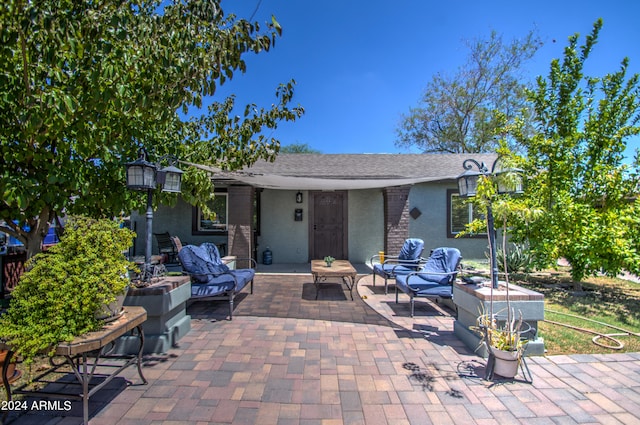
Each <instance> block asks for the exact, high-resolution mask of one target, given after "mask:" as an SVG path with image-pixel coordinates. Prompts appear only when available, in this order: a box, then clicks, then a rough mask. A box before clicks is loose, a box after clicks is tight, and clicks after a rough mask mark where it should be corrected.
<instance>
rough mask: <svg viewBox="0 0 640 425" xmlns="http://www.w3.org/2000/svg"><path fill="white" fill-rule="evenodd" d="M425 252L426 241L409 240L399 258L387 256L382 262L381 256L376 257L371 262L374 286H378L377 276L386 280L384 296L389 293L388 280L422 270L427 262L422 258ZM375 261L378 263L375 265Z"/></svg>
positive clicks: (403, 246) (405, 242)
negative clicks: (398, 275) (422, 266)
mask: <svg viewBox="0 0 640 425" xmlns="http://www.w3.org/2000/svg"><path fill="white" fill-rule="evenodd" d="M423 250H424V241H423V240H422V239H417V238H409V239H407V240H406V241H404V244H403V245H402V249H401V250H400V254H398V256H396V257H394V256H385V257H384V261H382V262H380V255H374V256H372V257H371V259H370V260H369V263H370V264H371V265H372V266H373V286H375V285H376V275H378V276H381V277H383V278H384V294H385V295H387V293H388V289H387V288H388V286H387V285H388V283H387V280H388V279H393V278H395V277H396V275H397V274H408V273H411V272H414V271H417V270H419V269H420V266H421V265H422V264H424V262H425V261H426V260H425V259H424V258H422V257H420V256H421V255H422V251H423ZM374 261H377V262H375V263H374Z"/></svg>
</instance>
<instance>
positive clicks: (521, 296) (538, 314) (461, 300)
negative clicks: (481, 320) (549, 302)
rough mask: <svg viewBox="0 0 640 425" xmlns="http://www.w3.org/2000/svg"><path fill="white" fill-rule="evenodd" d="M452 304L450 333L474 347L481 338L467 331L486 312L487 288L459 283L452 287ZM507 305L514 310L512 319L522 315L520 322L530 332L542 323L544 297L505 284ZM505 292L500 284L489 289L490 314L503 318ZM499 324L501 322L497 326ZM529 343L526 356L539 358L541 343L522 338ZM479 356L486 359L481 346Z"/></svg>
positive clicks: (533, 336) (537, 339) (535, 338)
mask: <svg viewBox="0 0 640 425" xmlns="http://www.w3.org/2000/svg"><path fill="white" fill-rule="evenodd" d="M453 302H454V304H455V306H456V309H457V312H458V317H457V318H456V321H455V323H454V325H453V332H454V334H455V335H456V336H457V337H458V338H460V340H462V341H463V342H464V343H465V345H466V346H467V347H468V348H469V349H471V350H476V348H478V346H479V344H480V341H481V337H480V335H478V334H476V333H475V332H473V331H471V330H470V329H469V327H471V326H475V325H476V319H477V318H478V316H479V315H480V314H481V312H483V311H484V312H487V313H488V312H489V311H490V303H491V288H490V287H489V286H485V285H483V284H475V283H460V282H456V283H454V285H453ZM509 302H510V304H511V308H512V309H514V311H515V313H516V316H518V317H519V312H522V317H523V320H524V321H525V322H526V323H527V324H529V326H531V328H532V329H534V330H537V329H538V322H539V321H542V320H544V295H542V294H541V293H539V292H535V291H531V290H529V289H526V288H522V287H521V286H518V285H514V284H511V283H510V284H509ZM506 308H507V293H506V291H505V288H504V285H502V284H501V286H500V288H499V289H494V290H493V311H494V313H498V312H500V316H506V312H507V310H506ZM499 325H502V323H499ZM523 336H524V337H526V338H527V339H528V340H529V343H528V344H527V346H526V350H525V352H524V354H525V355H527V356H532V355H534V356H541V355H543V354H544V340H543V339H542V338H540V337H538V336H537V334H535V333H529V334H528V335H527V334H525V335H523ZM476 353H477V354H478V355H480V356H482V357H487V356H488V355H489V353H488V352H487V350H486V348H485V347H484V345H482V346H481V347H480V349H478V350H477V351H476Z"/></svg>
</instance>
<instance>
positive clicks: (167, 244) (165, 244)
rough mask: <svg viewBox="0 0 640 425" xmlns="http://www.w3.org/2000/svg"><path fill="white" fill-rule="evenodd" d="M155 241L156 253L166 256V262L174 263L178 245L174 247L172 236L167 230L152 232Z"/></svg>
mask: <svg viewBox="0 0 640 425" xmlns="http://www.w3.org/2000/svg"><path fill="white" fill-rule="evenodd" d="M153 236H155V237H156V242H157V243H158V254H159V255H163V256H164V255H166V256H167V261H166V262H167V263H175V262H176V258H177V255H178V251H179V249H178V247H176V245H175V243H174V241H173V238H172V237H171V235H170V234H169V232H164V233H154V234H153Z"/></svg>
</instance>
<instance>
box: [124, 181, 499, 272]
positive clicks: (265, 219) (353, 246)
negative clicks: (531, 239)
mask: <svg viewBox="0 0 640 425" xmlns="http://www.w3.org/2000/svg"><path fill="white" fill-rule="evenodd" d="M447 189H455V183H453V182H452V183H450V184H442V183H424V184H419V185H416V186H413V187H412V188H411V191H410V192H409V211H411V209H413V208H414V207H417V208H418V209H419V210H420V211H421V212H422V215H421V216H420V217H418V219H417V220H414V219H413V218H410V219H409V236H410V237H419V238H422V239H424V241H425V255H426V254H428V253H429V250H431V249H433V248H437V247H439V246H452V247H456V248H458V249H460V250H461V251H462V255H463V256H464V258H468V259H472V258H474V259H483V258H485V254H484V252H485V251H486V250H487V240H486V238H484V237H482V238H476V239H469V238H461V239H453V238H447ZM296 192H297V191H293V190H272V189H265V190H264V191H263V192H262V194H261V219H262V223H261V229H260V230H261V234H260V236H259V237H258V246H257V253H258V258H257V260H258V262H261V261H262V252H263V251H264V250H265V248H266V247H267V246H269V247H270V248H271V250H272V252H273V261H274V263H306V262H308V261H309V236H308V230H309V218H308V217H309V215H308V213H309V206H308V203H307V202H308V198H309V194H308V192H307V191H302V193H303V203H302V204H297V203H296V201H295V198H296ZM348 202H349V207H348V211H349V217H348V231H349V234H348V238H349V259H350V260H351V261H352V262H355V263H363V262H365V261H366V260H368V259H369V258H370V257H371V255H373V254H375V253H377V252H378V251H380V250H383V247H384V207H383V198H382V190H381V189H371V190H351V191H349V193H348ZM296 208H302V210H303V216H302V217H303V220H302V221H295V220H294V212H295V209H296ZM191 216H192V210H191V206H190V205H189V204H187V203H185V202H183V201H181V200H179V201H178V203H177V205H176V206H174V207H166V206H161V207H160V208H158V210H157V211H155V213H154V220H153V231H154V232H156V233H158V232H164V231H168V232H169V233H171V234H172V235H177V236H178V237H180V239H181V240H182V241H183V242H184V243H193V244H200V243H202V242H214V243H226V242H227V237H226V236H225V235H220V236H217V235H192V234H191ZM132 219H133V220H134V222H135V223H136V226H137V227H136V230H137V232H138V238H137V240H136V251H135V252H136V254H137V255H143V254H144V237H145V215H144V212H143V213H142V214H141V215H139V214H135V213H134V214H132ZM153 252H154V253H156V252H157V248H156V244H155V239H154V240H153Z"/></svg>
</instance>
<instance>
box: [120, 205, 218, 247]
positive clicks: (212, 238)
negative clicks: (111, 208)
mask: <svg viewBox="0 0 640 425" xmlns="http://www.w3.org/2000/svg"><path fill="white" fill-rule="evenodd" d="M192 215H193V207H192V206H191V205H190V204H188V203H186V202H184V201H183V200H182V199H181V198H178V202H177V203H176V205H175V206H167V205H160V206H159V207H158V208H157V209H156V210H155V211H154V212H153V232H154V233H162V232H169V233H170V234H171V236H177V237H179V238H180V241H181V242H182V244H183V245H188V244H192V245H200V244H201V243H204V242H213V243H216V244H220V243H227V235H194V234H193V232H192V231H191V228H192ZM131 223H132V228H133V230H134V231H135V232H136V234H137V237H136V239H135V241H134V250H133V251H134V255H144V248H145V247H144V243H145V235H146V231H147V230H146V229H147V225H146V216H145V213H144V212H142V213H140V212H132V213H131ZM151 252H152V253H154V254H156V253H157V252H158V246H157V244H156V240H155V238H152V248H151Z"/></svg>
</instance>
